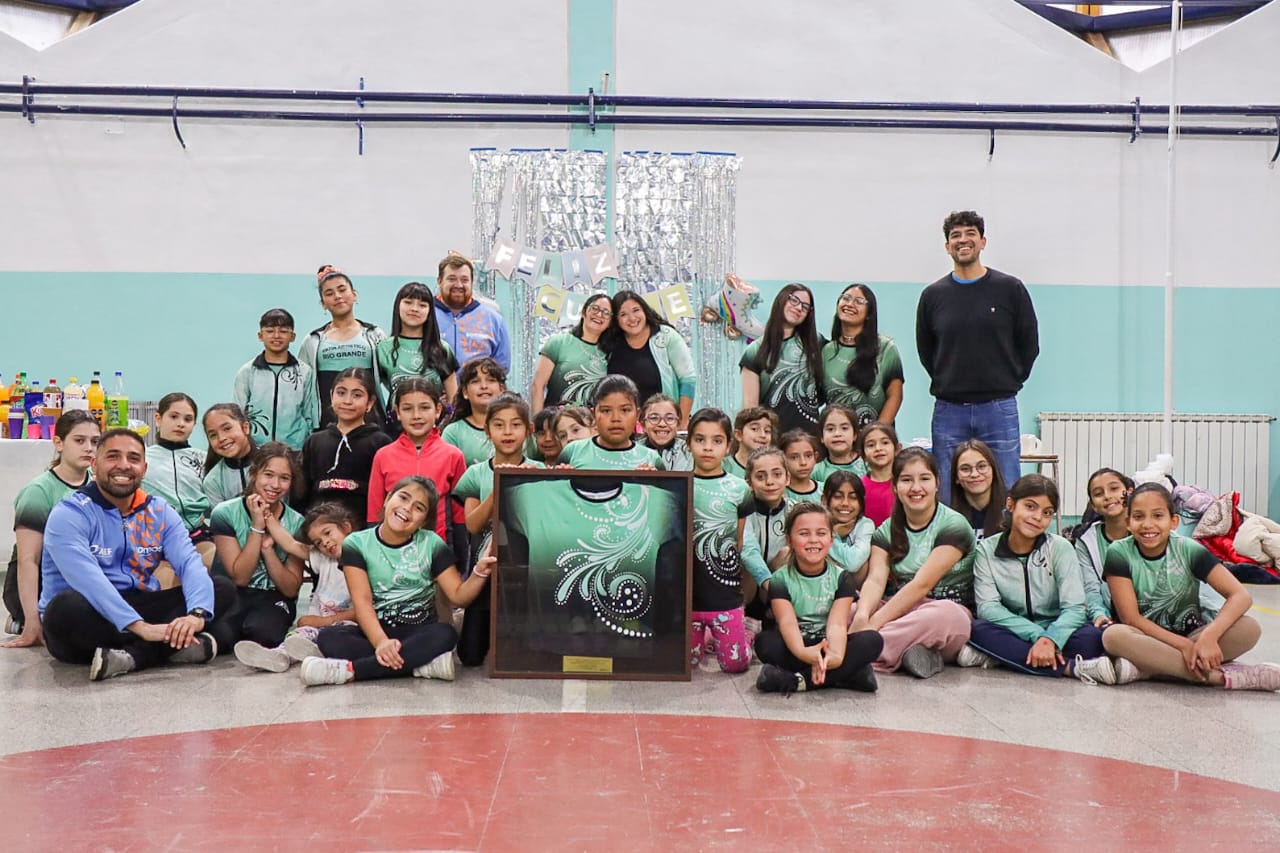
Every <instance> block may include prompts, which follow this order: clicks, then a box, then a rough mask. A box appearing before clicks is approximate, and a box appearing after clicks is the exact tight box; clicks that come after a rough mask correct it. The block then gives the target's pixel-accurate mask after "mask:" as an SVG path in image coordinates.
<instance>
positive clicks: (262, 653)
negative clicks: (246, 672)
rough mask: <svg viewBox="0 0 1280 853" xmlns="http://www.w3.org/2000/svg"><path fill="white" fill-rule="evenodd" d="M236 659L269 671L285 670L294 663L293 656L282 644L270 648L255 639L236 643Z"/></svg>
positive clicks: (249, 665)
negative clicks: (290, 655)
mask: <svg viewBox="0 0 1280 853" xmlns="http://www.w3.org/2000/svg"><path fill="white" fill-rule="evenodd" d="M235 652H236V660H238V661H240V663H242V664H244V665H245V666H248V667H252V668H253V669H263V670H266V671H267V672H285V671H286V670H288V669H289V667H290V666H291V665H292V664H293V658H291V657H289V654H288V653H287V652H286V651H285V650H284V648H283V647H281V646H276V647H275V648H274V649H269V648H267V647H266V646H264V645H262V644H261V643H255V642H254V641H253V640H241V641H240V642H238V643H236V645H235Z"/></svg>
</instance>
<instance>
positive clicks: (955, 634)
mask: <svg viewBox="0 0 1280 853" xmlns="http://www.w3.org/2000/svg"><path fill="white" fill-rule="evenodd" d="M938 482H939V472H938V463H937V461H936V460H935V459H934V458H933V455H932V454H930V453H929V452H927V451H925V450H921V449H920V448H917V447H908V448H907V449H906V450H903V451H902V452H901V453H899V454H898V456H897V457H896V458H895V459H894V460H893V488H894V505H893V514H892V515H890V517H889V519H888V521H886V522H885V523H884V524H882V525H880V527H879V528H878V529H877V530H876V532H875V534H873V535H872V537H871V559H870V561H869V566H870V568H869V571H868V574H867V579H866V581H865V582H864V583H863V585H862V589H861V592H860V597H859V599H858V607H857V610H856V611H854V614H853V619H852V622H851V624H850V627H849V630H850V632H853V631H865V630H873V631H879V632H880V636H881V637H883V638H884V650H883V651H882V652H881V653H880V657H879V658H877V659H876V662H875V668H876V669H877V670H879V671H881V672H893V671H894V670H896V669H898V668H899V667H901V668H902V669H904V670H906V671H907V672H909V673H911V674H912V675H914V676H916V677H917V678H929V677H930V676H932V675H936V674H937V673H939V672H941V671H942V665H943V664H944V663H952V662H954V661H955V659H956V656H957V655H958V654H960V650H961V649H962V648H964V645H965V643H967V642H968V641H969V625H970V623H971V622H972V620H973V617H972V609H973V553H974V544H975V543H974V533H973V528H972V527H971V526H970V525H969V522H968V521H967V520H966V519H965V518H964V516H962V515H960V513H958V512H956V511H955V510H953V509H951V508H950V507H948V506H944V505H942V504H940V503H938ZM886 592H887V593H888V594H889V595H888V597H887V598H886V597H885V595H886Z"/></svg>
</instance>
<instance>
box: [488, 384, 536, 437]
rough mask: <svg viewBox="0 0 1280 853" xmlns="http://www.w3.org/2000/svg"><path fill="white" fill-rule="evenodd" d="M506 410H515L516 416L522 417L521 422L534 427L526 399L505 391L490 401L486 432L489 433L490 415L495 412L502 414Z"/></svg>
mask: <svg viewBox="0 0 1280 853" xmlns="http://www.w3.org/2000/svg"><path fill="white" fill-rule="evenodd" d="M504 409H515V410H516V414H517V415H519V416H520V420H522V421H524V422H525V423H526V424H529V425H532V417H531V415H530V414H529V403H528V401H526V400H525V398H524V397H521V396H520V395H519V394H517V393H516V392H514V391H503V392H502V393H501V394H499V395H498V396H496V397H494V398H493V399H492V400H490V401H489V410H488V412H487V413H486V414H485V421H484V423H485V431H486V432H488V426H489V415H491V414H493V413H494V412H501V411H503V410H504Z"/></svg>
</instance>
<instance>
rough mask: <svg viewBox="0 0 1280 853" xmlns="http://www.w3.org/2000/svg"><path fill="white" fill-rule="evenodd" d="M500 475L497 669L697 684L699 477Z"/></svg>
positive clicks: (493, 669) (512, 471)
mask: <svg viewBox="0 0 1280 853" xmlns="http://www.w3.org/2000/svg"><path fill="white" fill-rule="evenodd" d="M494 473H495V485H494V490H495V491H494V500H495V506H494V513H495V518H496V520H497V526H496V529H495V537H496V540H497V544H498V567H497V570H496V571H495V573H494V583H493V584H492V608H493V624H492V632H491V633H492V637H491V648H492V649H493V653H492V655H491V656H490V674H491V675H494V676H499V677H513V678H524V677H529V676H542V677H558V678H580V677H587V678H590V677H596V678H600V677H603V678H610V677H613V678H639V679H644V678H650V679H666V680H687V679H688V678H689V660H688V658H689V654H688V649H687V648H686V646H687V645H688V637H687V634H688V624H689V612H690V611H689V601H690V585H691V577H692V576H691V572H690V565H691V560H692V556H693V555H692V546H693V536H692V529H693V528H692V518H691V514H692V507H693V496H692V476H691V475H690V474H688V473H685V472H663V471H568V470H554V469H548V470H542V471H539V470H531V469H523V468H498V469H496V471H495V472H494Z"/></svg>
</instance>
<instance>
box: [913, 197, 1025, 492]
mask: <svg viewBox="0 0 1280 853" xmlns="http://www.w3.org/2000/svg"><path fill="white" fill-rule="evenodd" d="M942 233H943V235H944V236H945V238H946V243H945V246H946V250H947V254H948V255H950V256H951V260H952V262H953V263H954V269H953V270H952V271H951V273H950V274H949V275H946V276H944V277H942V278H940V279H938V280H937V281H935V282H934V283H933V284H931V285H929V286H928V287H926V288H925V289H924V292H923V293H921V294H920V304H919V306H918V307H917V309H916V349H917V350H918V351H919V353H920V362H921V363H922V364H923V365H924V369H925V372H927V373H928V374H929V378H930V385H929V393H931V394H933V396H934V404H933V453H934V456H936V457H937V459H938V465H939V467H940V468H941V469H942V482H941V483H940V484H939V487H940V490H941V499H942V501H943V502H944V503H950V500H951V467H952V465H951V456H952V453H953V451H954V449H955V447H956V445H958V444H960V443H961V442H962V441H965V440H967V439H970V438H977V439H981V440H982V441H984V442H986V443H987V445H988V446H990V448H991V450H992V452H993V453H994V454H995V457H996V461H997V462H998V463H999V466H1000V473H1001V474H1002V475H1003V477H1004V481H1005V486H1006V487H1008V486H1011V485H1013V483H1014V481H1015V480H1017V479H1018V477H1019V475H1020V473H1021V466H1020V465H1019V462H1018V456H1019V450H1020V448H1019V444H1020V440H1021V438H1020V434H1021V430H1020V429H1019V424H1018V401H1017V394H1018V391H1020V390H1021V389H1022V385H1023V383H1024V382H1026V381H1027V377H1029V376H1030V375H1031V366H1032V365H1033V364H1035V360H1036V356H1037V355H1039V354H1040V339H1039V332H1038V330H1037V327H1036V311H1035V307H1034V306H1033V305H1032V304H1031V295H1030V294H1029V293H1027V288H1026V287H1025V286H1024V285H1023V284H1022V282H1021V281H1020V280H1019V279H1017V278H1014V277H1013V276H1011V275H1006V274H1005V273H1002V272H1000V271H999V270H993V269H988V268H987V267H985V266H983V265H982V260H981V256H982V250H983V249H984V248H986V246H987V239H986V226H985V223H984V222H983V220H982V217H981V216H979V215H978V214H977V213H976V212H974V211H972V210H961V211H956V212H954V213H952V214H951V215H950V216H948V217H947V218H946V220H945V221H944V222H943V223H942Z"/></svg>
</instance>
